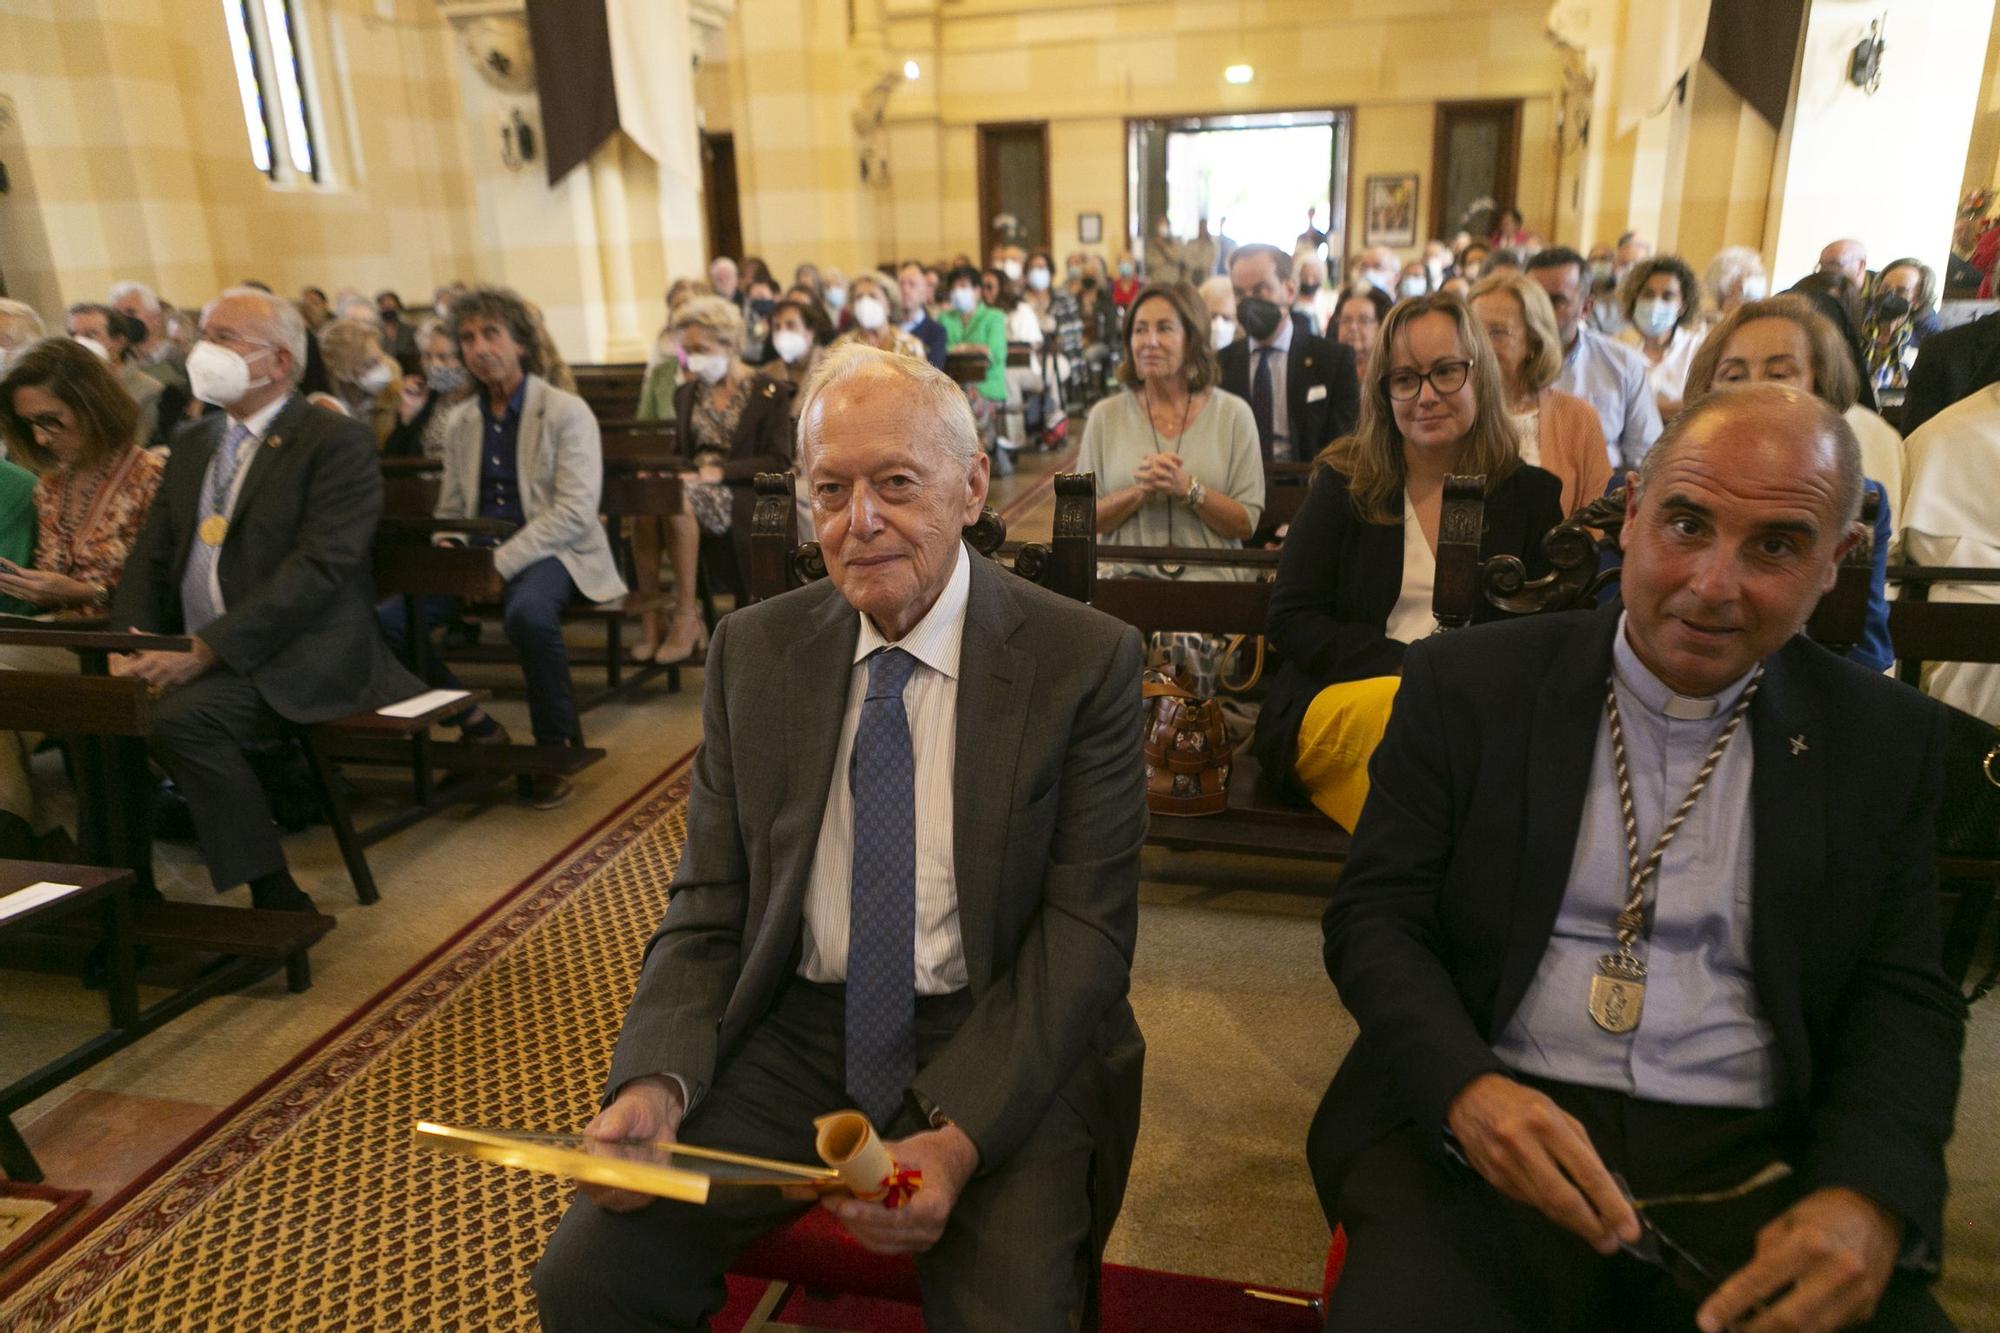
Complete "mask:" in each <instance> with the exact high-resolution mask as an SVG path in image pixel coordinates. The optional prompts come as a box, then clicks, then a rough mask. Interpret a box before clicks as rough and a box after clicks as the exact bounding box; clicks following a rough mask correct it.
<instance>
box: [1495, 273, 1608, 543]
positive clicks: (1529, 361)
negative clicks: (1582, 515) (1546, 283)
mask: <svg viewBox="0 0 2000 1333" xmlns="http://www.w3.org/2000/svg"><path fill="white" fill-rule="evenodd" d="M1472 293H1473V294H1472V313H1473V316H1474V318H1476V319H1477V320H1478V321H1479V324H1480V327H1481V328H1482V329H1484V330H1485V332H1486V341H1487V342H1488V343H1489V344H1490V345H1491V346H1492V348H1493V359H1494V363H1495V364H1496V365H1497V366H1498V367H1499V370H1500V390H1501V392H1502V393H1503V394H1504V395H1505V396H1506V402H1507V416H1508V419H1509V420H1511V421H1512V422H1513V423H1514V432H1515V435H1516V436H1517V437H1518V439H1519V442H1520V447H1521V461H1522V462H1524V463H1527V464H1528V465H1530V466H1532V467H1538V468H1541V469H1542V470H1543V471H1545V472H1549V473H1552V474H1553V475H1554V476H1555V478H1556V480H1557V481H1559V482H1561V483H1562V512H1563V513H1564V514H1565V515H1568V514H1573V513H1575V512H1576V511H1577V510H1579V509H1581V508H1583V506H1585V505H1587V504H1589V503H1590V502H1591V501H1592V500H1595V499H1597V498H1598V497H1599V496H1600V495H1603V494H1604V492H1605V489H1606V488H1607V487H1608V486H1609V484H1610V482H1611V461H1610V459H1609V458H1608V457H1607V456H1606V454H1605V452H1604V431H1603V428H1602V427H1600V426H1599V425H1598V424H1597V414H1596V413H1595V412H1593V411H1591V410H1590V404H1589V403H1586V402H1584V401H1583V400H1582V399H1581V398H1572V397H1571V396H1570V395H1568V394H1566V393H1564V392H1562V391H1561V390H1560V389H1554V388H1551V387H1549V386H1550V385H1551V384H1552V383H1553V382H1554V380H1555V377H1556V372H1557V371H1558V370H1560V369H1561V368H1562V352H1561V350H1560V349H1561V347H1562V341H1561V338H1562V335H1561V334H1559V333H1557V332H1556V316H1555V311H1554V310H1553V309H1551V308H1550V306H1549V297H1548V293H1546V292H1544V291H1543V290H1542V286H1541V284H1540V283H1538V282H1536V281H1535V280H1534V279H1533V278H1528V277H1524V276H1522V275H1520V274H1515V275H1514V276H1513V277H1511V278H1501V277H1493V278H1482V279H1480V281H1479V285H1478V286H1477V287H1474V288H1473V289H1472Z"/></svg>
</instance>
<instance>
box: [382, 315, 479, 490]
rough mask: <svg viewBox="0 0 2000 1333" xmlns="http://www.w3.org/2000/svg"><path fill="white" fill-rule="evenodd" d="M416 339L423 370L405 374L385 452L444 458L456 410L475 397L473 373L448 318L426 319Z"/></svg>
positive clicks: (406, 456)
mask: <svg viewBox="0 0 2000 1333" xmlns="http://www.w3.org/2000/svg"><path fill="white" fill-rule="evenodd" d="M416 343H417V348H418V350H419V351H420V352H421V353H422V354H423V374H421V375H405V376H404V377H403V383H402V388H401V389H400V390H399V391H398V393H397V396H396V424H395V426H394V427H393V428H392V429H391V430H390V431H389V438H388V439H387V440H385V441H383V443H382V456H383V457H384V458H443V457H444V456H445V446H446V441H447V440H448V439H449V438H450V430H451V428H450V425H449V422H450V420H451V411H452V409H453V408H455V407H457V406H458V405H459V404H460V403H462V402H465V401H466V400H467V399H469V398H471V397H472V394H473V390H474V388H475V387H476V386H475V385H474V384H473V381H472V373H471V372H470V371H468V370H467V369H466V368H465V365H464V363H463V362H461V361H460V360H459V359H458V343H457V342H456V340H454V339H453V338H452V336H451V330H450V329H449V328H447V327H446V324H445V320H442V319H438V318H435V317H432V318H429V319H425V320H422V321H420V322H419V323H418V325H417V328H416Z"/></svg>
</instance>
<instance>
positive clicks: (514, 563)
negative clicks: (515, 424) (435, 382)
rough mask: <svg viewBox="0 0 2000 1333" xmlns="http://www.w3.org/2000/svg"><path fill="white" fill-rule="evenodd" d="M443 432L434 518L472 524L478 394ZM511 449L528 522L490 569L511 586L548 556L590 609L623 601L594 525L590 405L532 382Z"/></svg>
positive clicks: (599, 468) (598, 448) (596, 464)
mask: <svg viewBox="0 0 2000 1333" xmlns="http://www.w3.org/2000/svg"><path fill="white" fill-rule="evenodd" d="M479 392H480V393H484V392H485V390H484V389H481V390H480V391H479ZM445 432H446V433H445V447H444V481H443V483H442V484H441V486H440V487H439V490H438V502H437V508H436V510H434V511H433V513H434V514H435V516H436V517H438V518H472V517H475V516H476V515H477V514H478V513H479V450H480V446H481V445H482V444H483V443H484V440H483V437H484V435H485V433H486V428H485V421H484V418H482V417H481V416H480V412H479V393H475V394H474V395H473V396H472V397H470V398H468V399H466V400H465V401H464V402H462V403H460V404H459V405H458V406H457V407H455V408H453V409H452V415H451V419H450V420H449V421H448V422H446V423H445ZM516 449H517V462H516V467H517V469H518V470H519V473H520V482H521V512H522V513H523V515H525V516H526V518H527V522H526V523H524V524H523V525H522V526H521V529H520V531H518V532H516V533H515V534H514V535H513V536H511V537H509V538H508V539H507V540H506V541H504V542H502V543H501V544H500V545H499V547H498V548H497V549H495V551H494V552H493V567H494V569H495V570H497V571H498V572H499V574H500V577H501V578H503V579H511V578H513V577H514V576H515V575H516V574H518V573H520V572H521V571H522V570H524V569H526V568H527V567H528V566H529V565H532V564H534V563H536V562H537V561H540V560H546V559H548V558H549V557H550V556H554V557H555V558H556V559H558V560H560V561H562V565H563V568H564V569H566V570H568V571H569V576H570V579H571V580H572V581H573V582H574V583H575V584H576V587H577V591H579V592H581V593H582V594H583V595H584V596H585V597H588V598H589V599H590V600H591V601H593V602H608V601H610V600H611V599H612V598H614V597H623V596H624V595H625V580H624V579H622V578H620V577H619V576H618V565H617V562H616V561H614V560H612V558H611V543H610V542H609V541H608V540H607V539H606V538H605V535H604V525H603V524H602V523H600V522H598V520H597V504H598V500H599V498H600V497H601V496H602V495H603V493H604V445H603V441H602V439H601V438H600V437H599V435H598V432H597V418H596V417H595V416H593V415H592V414H591V411H590V405H589V404H587V403H585V402H584V401H583V399H581V398H579V397H577V396H576V395H575V394H573V393H564V392H563V391H562V390H561V389H558V388H557V387H556V386H555V385H553V384H550V383H549V382H548V381H547V380H545V379H543V378H542V377H541V376H540V375H530V376H529V377H528V391H527V392H526V393H525V394H523V395H522V396H521V430H520V437H519V440H518V442H517V445H516Z"/></svg>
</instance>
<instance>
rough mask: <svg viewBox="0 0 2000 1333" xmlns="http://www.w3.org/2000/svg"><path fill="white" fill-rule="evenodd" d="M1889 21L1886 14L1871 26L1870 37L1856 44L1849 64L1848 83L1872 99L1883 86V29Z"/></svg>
mask: <svg viewBox="0 0 2000 1333" xmlns="http://www.w3.org/2000/svg"><path fill="white" fill-rule="evenodd" d="M1888 21H1889V16H1888V15H1887V14H1884V15H1883V16H1882V17H1881V18H1879V19H1876V20H1875V21H1874V22H1873V23H1871V24H1869V25H1868V35H1867V36H1866V37H1863V38H1862V39H1861V40H1860V41H1859V42H1858V43H1856V44H1855V47H1854V55H1853V58H1852V59H1850V60H1849V61H1848V62H1847V81H1848V82H1849V83H1851V84H1853V85H1854V86H1855V87H1857V88H1859V89H1861V90H1862V91H1863V92H1865V93H1867V94H1868V95H1869V96H1870V97H1873V96H1874V95H1875V90H1876V89H1878V88H1880V87H1881V86H1882V51H1883V47H1884V43H1883V41H1882V28H1883V26H1884V25H1885V24H1886V23H1888Z"/></svg>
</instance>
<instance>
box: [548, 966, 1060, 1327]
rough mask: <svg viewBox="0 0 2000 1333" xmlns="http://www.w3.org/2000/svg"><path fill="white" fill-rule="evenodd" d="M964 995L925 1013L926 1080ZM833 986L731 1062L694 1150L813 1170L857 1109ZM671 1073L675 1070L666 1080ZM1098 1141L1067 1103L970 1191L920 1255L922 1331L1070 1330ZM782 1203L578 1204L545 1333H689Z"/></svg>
mask: <svg viewBox="0 0 2000 1333" xmlns="http://www.w3.org/2000/svg"><path fill="white" fill-rule="evenodd" d="M968 1007H969V1005H968V1003H967V1001H966V997H965V996H964V994H963V993H962V992H961V993H960V994H957V995H950V996H941V997H937V998H921V997H920V998H919V999H918V1001H917V1060H918V1064H919V1066H921V1065H922V1063H923V1062H924V1061H925V1060H927V1059H929V1058H930V1057H931V1056H932V1055H934V1054H935V1053H936V1052H937V1051H938V1050H939V1049H940V1048H942V1046H943V1045H944V1043H945V1042H946V1041H948V1040H949V1039H950V1037H951V1035H952V1034H953V1033H954V1032H955V1031H957V1029H958V1025H959V1023H960V1022H961V1021H962V1020H963V1018H964V1016H965V1013H966V1011H967V1009H968ZM843 1033H844V1009H843V1001H842V998H841V994H840V990H839V988H838V987H823V986H814V985H811V984H810V983H807V982H803V981H797V980H794V981H793V982H791V983H789V984H788V985H787V987H786V989H785V991H784V993H783V994H782V995H781V996H780V997H779V1000H778V1003H777V1004H776V1005H775V1006H774V1008H773V1009H772V1011H771V1012H770V1013H769V1014H768V1015H766V1017H765V1018H764V1020H763V1021H762V1022H760V1023H759V1024H758V1025H757V1026H756V1027H755V1028H754V1029H753V1030H752V1031H751V1033H750V1035H749V1036H748V1037H747V1038H746V1039H745V1041H744V1042H743V1044H742V1046H741V1047H740V1048H739V1049H738V1050H737V1051H736V1052H735V1053H734V1054H733V1055H731V1056H729V1057H728V1058H726V1059H725V1061H724V1062H723V1065H722V1067H721V1069H720V1070H719V1071H718V1072H717V1074H716V1079H715V1083H714V1086H712V1087H710V1088H709V1089H708V1090H707V1091H706V1092H705V1093H703V1094H702V1095H701V1096H700V1097H699V1099H698V1100H697V1101H696V1103H695V1107H694V1110H693V1111H692V1112H690V1113H689V1115H688V1117H687V1120H686V1122H685V1123H684V1124H683V1125H682V1126H681V1138H682V1139H683V1140H685V1141H686V1142H688V1143H693V1144H700V1145H703V1146H707V1147H716V1148H726V1149H731V1150H733V1151H736V1152H741V1153H748V1154H751V1155H754V1156H760V1157H771V1158H777V1159H779V1160H782V1161H791V1162H807V1163H816V1162H817V1161H818V1160H819V1159H818V1157H817V1155H816V1154H815V1153H814V1151H813V1126H812V1121H813V1117H815V1116H818V1115H823V1114H825V1113H826V1112H828V1111H835V1110H841V1109H844V1108H846V1107H849V1106H851V1105H852V1104H853V1100H852V1098H850V1097H849V1096H848V1095H847V1092H846V1090H845V1087H844V1084H845V1081H846V1073H845V1065H846V1060H845V1053H844V1046H845V1041H844V1036H843ZM663 1072H666V1071H663ZM878 1128H879V1130H880V1131H881V1133H882V1135H883V1137H884V1138H885V1139H889V1140H891V1141H893V1140H895V1139H898V1138H902V1137H905V1136H907V1135H909V1134H913V1133H916V1132H918V1131H919V1130H921V1129H922V1128H923V1126H922V1124H921V1122H920V1120H919V1118H918V1116H917V1114H916V1113H915V1112H914V1111H913V1110H907V1109H906V1110H905V1111H904V1112H903V1113H902V1115H901V1116H899V1117H898V1119H897V1120H896V1121H895V1122H894V1123H892V1124H889V1125H882V1126H878ZM1090 1158H1091V1142H1090V1133H1089V1130H1088V1127H1087V1126H1086V1125H1085V1123H1084V1121H1083V1118H1082V1117H1081V1116H1080V1115H1078V1114H1077V1113H1076V1112H1075V1111H1074V1110H1072V1109H1071V1108H1070V1107H1069V1105H1068V1104H1067V1103H1066V1102H1064V1101H1063V1100H1062V1099H1060V1098H1058V1099H1057V1100H1056V1101H1055V1102H1054V1104H1053V1105H1052V1106H1051V1108H1050V1111H1049V1114H1048V1115H1047V1117H1045V1118H1044V1120H1043V1121H1042V1124H1041V1125H1040V1126H1039V1127H1038V1128H1037V1129H1036V1131H1035V1133H1034V1135H1033V1136H1032V1137H1031V1138H1030V1139H1029V1141H1028V1144H1027V1146H1025V1147H1023V1148H1022V1149H1021V1151H1020V1152H1018V1153H1016V1154H1015V1155H1014V1156H1013V1157H1012V1158H1010V1159H1009V1160H1008V1161H1006V1162H1005V1163H1002V1164H1001V1165H1000V1166H999V1168H998V1169H995V1170H990V1171H982V1173H981V1174H980V1175H979V1176H977V1177H975V1178H974V1179H973V1180H972V1181H970V1182H969V1183H968V1184H967V1185H966V1188H965V1191H964V1193H962V1194H961V1195H960V1196H959V1199H958V1203H957V1205H956V1206H955V1207H954V1208H953V1210H952V1216H951V1221H950V1222H949V1223H948V1224H947V1226H946V1228H945V1233H944V1235H943V1237H942V1238H940V1239H939V1241H938V1243H937V1244H936V1245H934V1246H932V1247H931V1249H930V1250H929V1251H928V1252H926V1253H924V1254H920V1255H917V1256H916V1263H917V1276H918V1279H919V1280H920V1282H921V1283H922V1286H923V1293H924V1322H925V1324H926V1326H927V1327H929V1328H930V1329H932V1330H934V1333H954V1331H955V1330H961V1329H966V1330H970V1329H981V1330H983V1329H1008V1330H1016V1329H1019V1330H1042V1329H1046V1330H1051V1331H1053V1330H1068V1329H1070V1328H1072V1327H1073V1322H1072V1320H1073V1317H1074V1315H1075V1313H1076V1312H1078V1311H1080V1310H1081V1308H1082V1305H1083V1299H1084V1292H1085V1276H1086V1272H1087V1270H1086V1267H1085V1265H1086V1264H1087V1263H1088V1262H1089V1259H1090V1253H1089V1250H1090ZM809 1206H814V1205H804V1204H798V1203H792V1202H789V1201H787V1200H785V1199H782V1198H780V1197H778V1195H777V1192H776V1191H772V1190H747V1189H746V1190H733V1191H732V1190H727V1189H724V1190H719V1191H717V1192H716V1194H715V1195H714V1196H713V1197H712V1198H711V1200H710V1202H709V1203H708V1204H707V1205H706V1206H703V1207H697V1206H694V1205H691V1204H682V1203H672V1202H668V1201H665V1200H662V1201H661V1202H659V1203H655V1204H653V1205H651V1206H650V1207H648V1208H645V1209H642V1210H641V1211H639V1212H636V1213H623V1214H620V1213H609V1212H606V1211H604V1210H603V1209H601V1208H599V1207H598V1206H597V1205H595V1204H593V1203H591V1202H589V1201H588V1200H586V1199H584V1198H582V1197H580V1196H579V1197H578V1199H577V1200H576V1202H575V1203H574V1204H572V1205H571V1206H570V1210H569V1212H568V1213H566V1214H565V1215H564V1216H563V1220H562V1224H561V1225H560V1226H559V1227H558V1228H557V1229H556V1233H555V1236H554V1237H553V1238H552V1239H551V1240H550V1242H549V1248H548V1251H547V1252H546V1253H545V1254H543V1256H542V1261H541V1263H540V1265H539V1266H537V1268H536V1269H535V1277H534V1284H535V1299H536V1303H537V1306H538V1308H539V1309H540V1312H541V1320H542V1327H543V1328H545V1329H548V1330H551V1333H572V1331H574V1333H616V1331H618V1330H638V1329H655V1330H657V1329H693V1328H700V1327H703V1326H704V1325H705V1321H706V1320H707V1318H708V1316H709V1315H711V1314H713V1313H714V1312H715V1311H716V1310H718V1309H720V1308H721V1306H722V1304H723V1301H724V1299H725V1297H726V1295H727V1293H726V1290H725V1288H724V1286H723V1280H722V1277H723V1273H724V1271H725V1270H726V1269H727V1268H728V1266H729V1264H730V1261H731V1260H732V1259H734V1258H735V1256H736V1253H737V1252H738V1251H739V1250H741V1249H742V1248H743V1246H744V1245H746V1244H748V1243H749V1242H750V1241H751V1240H753V1239H755V1238H756V1237H757V1236H760V1235H762V1234H763V1233H765V1232H767V1231H770V1230H772V1229H774V1228H776V1227H778V1226H780V1225H782V1224H783V1223H785V1222H788V1221H790V1220H791V1219H792V1218H794V1217H796V1216H798V1214H799V1213H800V1212H802V1211H803V1210H804V1209H805V1208H806V1207H809Z"/></svg>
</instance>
